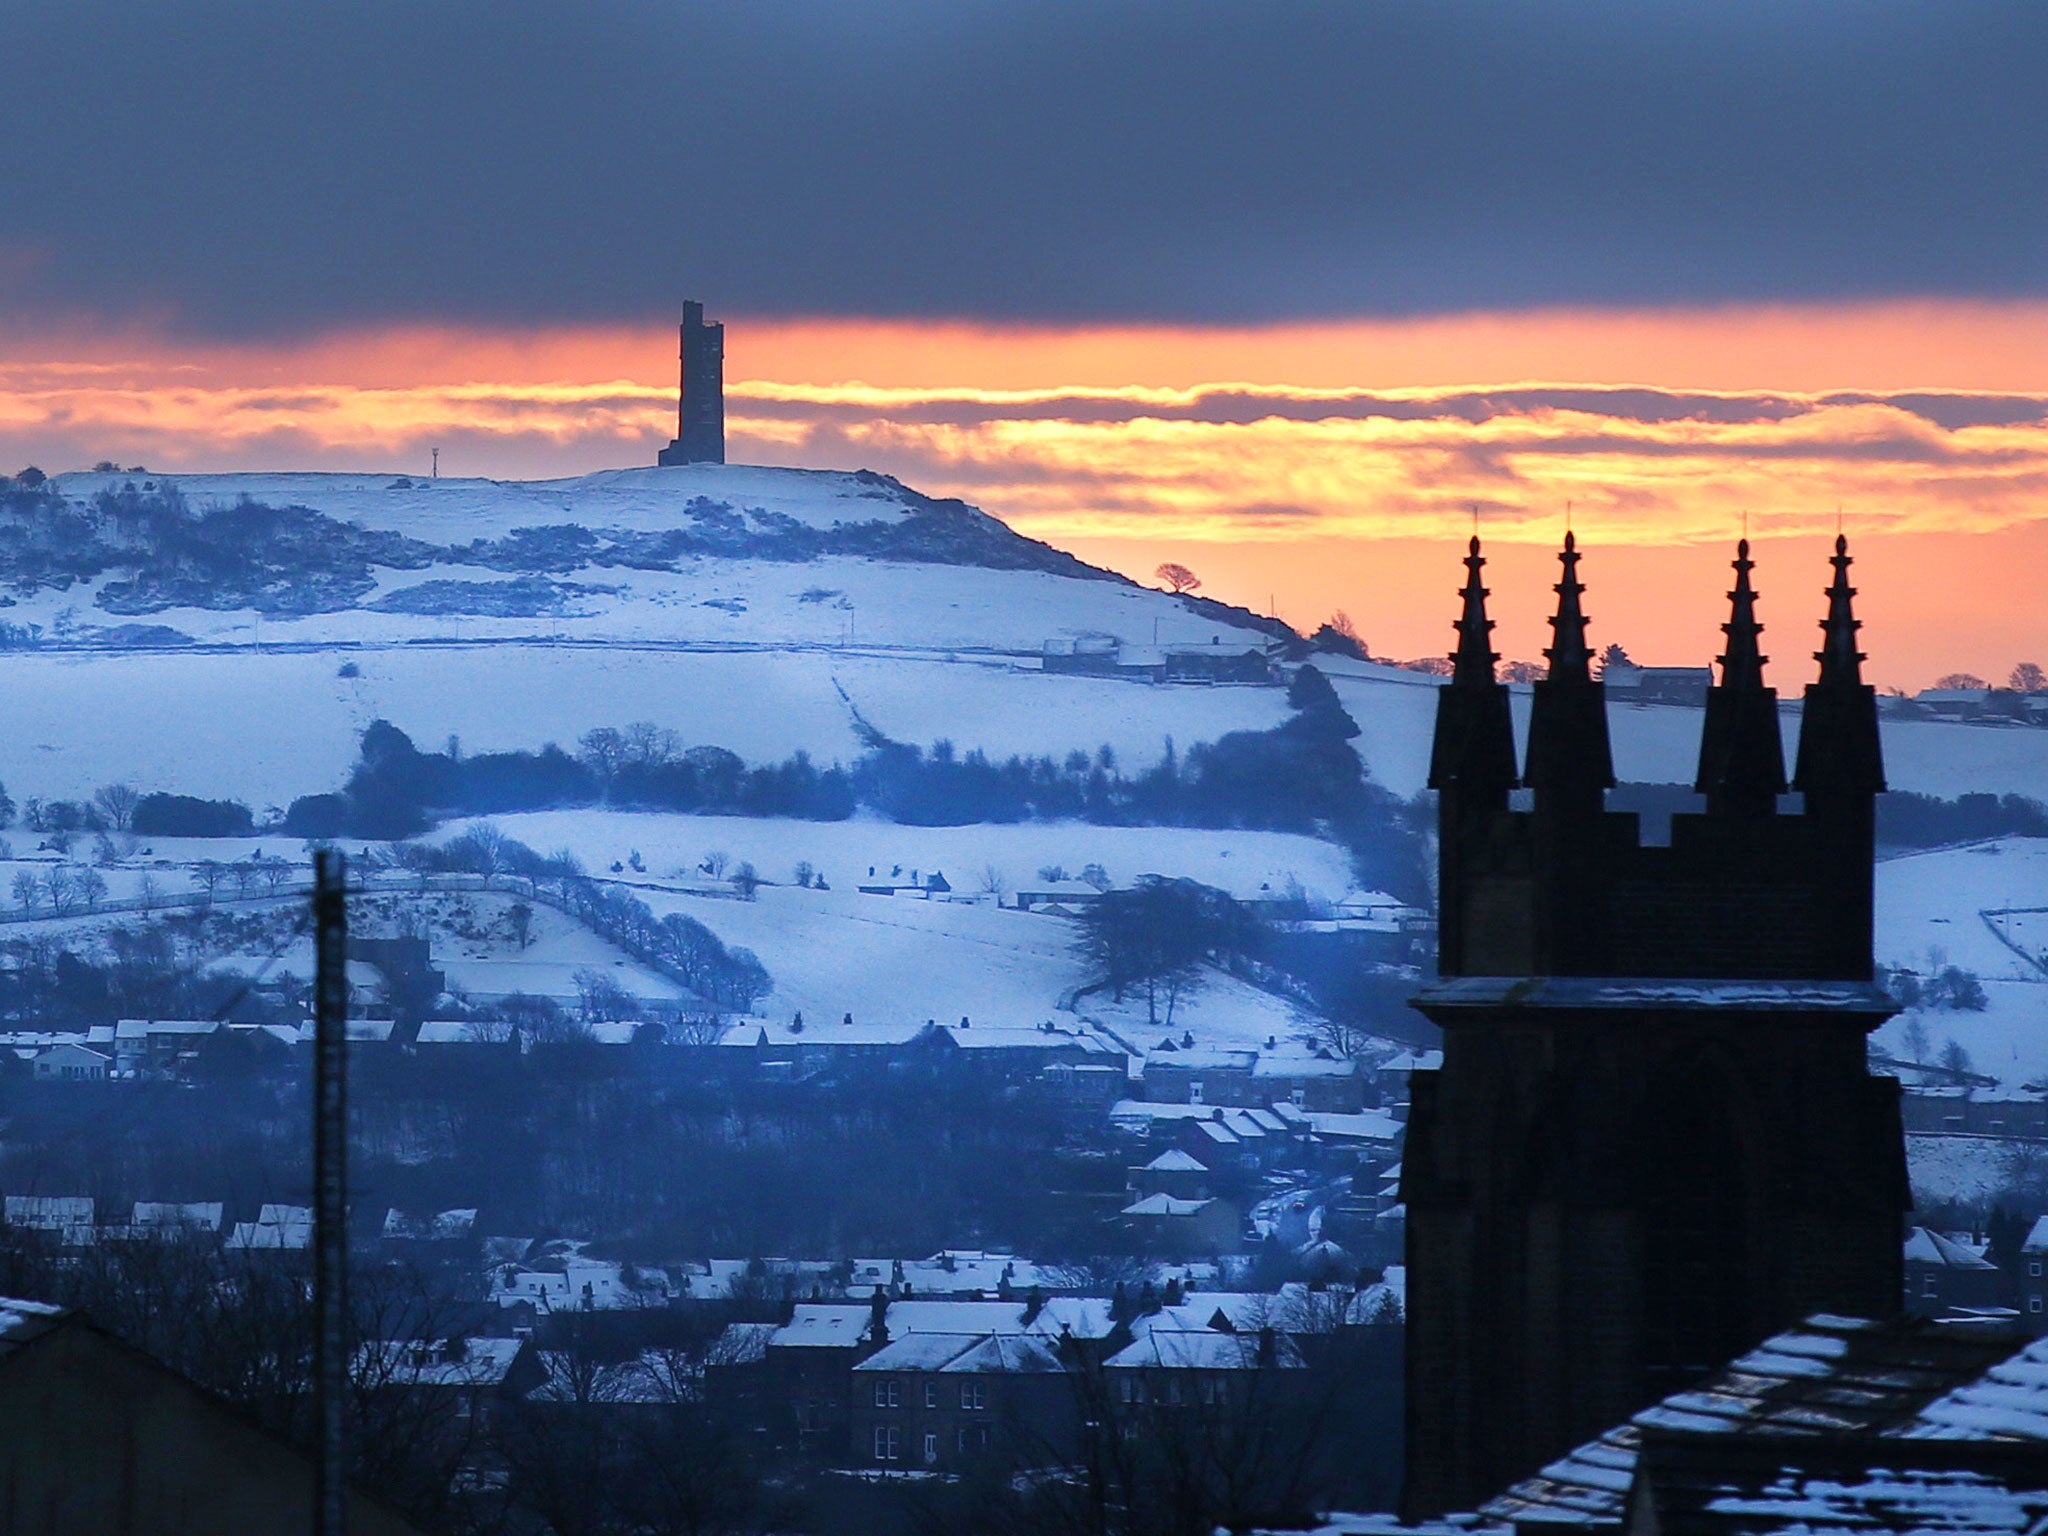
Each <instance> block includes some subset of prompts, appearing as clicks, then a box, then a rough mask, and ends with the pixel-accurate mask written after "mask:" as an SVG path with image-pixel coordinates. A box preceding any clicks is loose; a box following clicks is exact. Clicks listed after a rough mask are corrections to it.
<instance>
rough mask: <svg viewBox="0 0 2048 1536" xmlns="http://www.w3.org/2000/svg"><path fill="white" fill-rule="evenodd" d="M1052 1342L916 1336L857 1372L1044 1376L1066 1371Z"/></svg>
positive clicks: (1016, 1336)
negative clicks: (1053, 1372) (1062, 1370)
mask: <svg viewBox="0 0 2048 1536" xmlns="http://www.w3.org/2000/svg"><path fill="white" fill-rule="evenodd" d="M1061 1368H1062V1367H1061V1363H1060V1357H1059V1354H1058V1352H1057V1351H1056V1350H1054V1348H1053V1347H1052V1344H1051V1342H1050V1341H1049V1340H1047V1339H1045V1338H1043V1337H1040V1336H1037V1335H1034V1334H1023V1333H985V1334H959V1333H913V1334H908V1335H906V1336H905V1337H903V1338H900V1339H893V1340H891V1341H890V1342H889V1343H887V1344H884V1345H883V1346H882V1347H881V1348H880V1349H878V1350H876V1351H875V1352H874V1353H873V1354H872V1355H870V1356H868V1358H867V1359H865V1360H863V1361H862V1362H861V1363H860V1364H859V1365H856V1366H855V1367H854V1369H855V1370H856V1371H869V1372H885V1371H930V1372H942V1373H945V1374H948V1375H961V1376H964V1375H983V1374H992V1373H997V1372H1000V1373H1004V1374H1031V1375H1039V1374H1044V1373H1047V1372H1052V1371H1057V1370H1060V1369H1061Z"/></svg>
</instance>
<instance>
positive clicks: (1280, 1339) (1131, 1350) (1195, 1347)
mask: <svg viewBox="0 0 2048 1536" xmlns="http://www.w3.org/2000/svg"><path fill="white" fill-rule="evenodd" d="M1270 1339H1271V1345H1272V1358H1271V1359H1270V1360H1267V1361H1265V1362H1263V1363H1264V1364H1265V1365H1269V1366H1278V1367H1280V1368H1281V1369H1283V1370H1302V1369H1305V1367H1306V1362H1304V1361H1303V1359H1302V1358H1301V1350H1300V1349H1299V1348H1298V1347H1297V1346H1296V1345H1295V1342H1294V1340H1293V1339H1291V1338H1289V1337H1288V1336H1287V1335H1286V1334H1284V1333H1274V1334H1271V1335H1270ZM1264 1348H1265V1344H1264V1342H1263V1340H1262V1336H1261V1335H1260V1334H1257V1333H1214V1332H1210V1331H1208V1330H1206V1329H1203V1330H1188V1331H1185V1332H1183V1331H1180V1330H1177V1329H1171V1328H1161V1329H1157V1330H1154V1331H1151V1332H1147V1333H1143V1334H1140V1335H1139V1336H1138V1337H1137V1338H1135V1339H1133V1340H1132V1341H1131V1342H1130V1343H1129V1344H1127V1345H1125V1346H1124V1347H1123V1348H1122V1349H1120V1350H1118V1351H1117V1352H1116V1353H1115V1354H1113V1355H1111V1356H1110V1357H1109V1358H1108V1359H1107V1360H1105V1361H1104V1362H1103V1364H1104V1365H1105V1366H1107V1367H1109V1368H1111V1369H1117V1370H1166V1371H1249V1370H1256V1369H1258V1368H1259V1367H1260V1365H1261V1363H1262V1362H1261V1360H1260V1355H1261V1352H1262V1351H1263V1349H1264Z"/></svg>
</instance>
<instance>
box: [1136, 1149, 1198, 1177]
mask: <svg viewBox="0 0 2048 1536" xmlns="http://www.w3.org/2000/svg"><path fill="white" fill-rule="evenodd" d="M1145 1167H1146V1168H1147V1169H1148V1170H1150V1171H1152V1172H1156V1173H1207V1172H1208V1171H1209V1169H1208V1165H1207V1164H1205V1163H1202V1162H1200V1161H1198V1160H1197V1159H1195V1158H1194V1157H1191V1156H1189V1155H1188V1154H1187V1153H1185V1152H1183V1151H1181V1149H1180V1148H1179V1147H1170V1148H1168V1149H1167V1150H1166V1151H1164V1152H1162V1153H1160V1154H1159V1155H1158V1156H1157V1157H1155V1158H1153V1159H1152V1161H1151V1162H1149V1163H1147V1164H1146V1165H1145Z"/></svg>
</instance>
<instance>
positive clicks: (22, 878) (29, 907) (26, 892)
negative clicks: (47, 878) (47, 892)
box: [13, 869, 43, 912]
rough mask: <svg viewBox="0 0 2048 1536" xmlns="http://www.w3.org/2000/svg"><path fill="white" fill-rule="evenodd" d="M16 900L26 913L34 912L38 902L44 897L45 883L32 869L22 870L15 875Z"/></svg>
mask: <svg viewBox="0 0 2048 1536" xmlns="http://www.w3.org/2000/svg"><path fill="white" fill-rule="evenodd" d="M13 890H14V899H15V900H16V901H17V902H19V903H20V904H21V910H22V911H24V912H33V911H35V909H36V902H37V901H38V900H39V899H40V898H41V897H42V894H43V882H42V881H41V880H40V879H39V878H38V877H37V875H36V872H35V871H34V870H32V869H20V870H16V871H15V873H14V885H13Z"/></svg>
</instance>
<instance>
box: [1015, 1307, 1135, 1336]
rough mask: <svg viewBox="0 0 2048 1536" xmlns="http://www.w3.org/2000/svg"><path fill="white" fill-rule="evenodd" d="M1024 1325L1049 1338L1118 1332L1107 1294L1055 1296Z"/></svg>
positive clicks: (1032, 1331) (1031, 1330)
mask: <svg viewBox="0 0 2048 1536" xmlns="http://www.w3.org/2000/svg"><path fill="white" fill-rule="evenodd" d="M1024 1326H1025V1328H1026V1329H1027V1330H1028V1331H1029V1332H1031V1333H1042V1334H1044V1335H1046V1336H1047V1337H1048V1338H1057V1337H1058V1336H1059V1335H1060V1334H1062V1333H1071V1334H1072V1335H1073V1336H1074V1337H1075V1338H1077V1339H1106V1338H1108V1337H1109V1336H1110V1335H1111V1334H1112V1333H1114V1332H1116V1319H1115V1318H1114V1317H1112V1316H1111V1315H1110V1300H1109V1298H1108V1297H1107V1296H1052V1297H1048V1298H1047V1299H1046V1302H1045V1305H1044V1306H1042V1307H1040V1308H1039V1309H1038V1315H1037V1316H1036V1317H1034V1318H1032V1319H1031V1321H1030V1322H1028V1323H1026V1324H1025V1325H1024Z"/></svg>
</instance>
